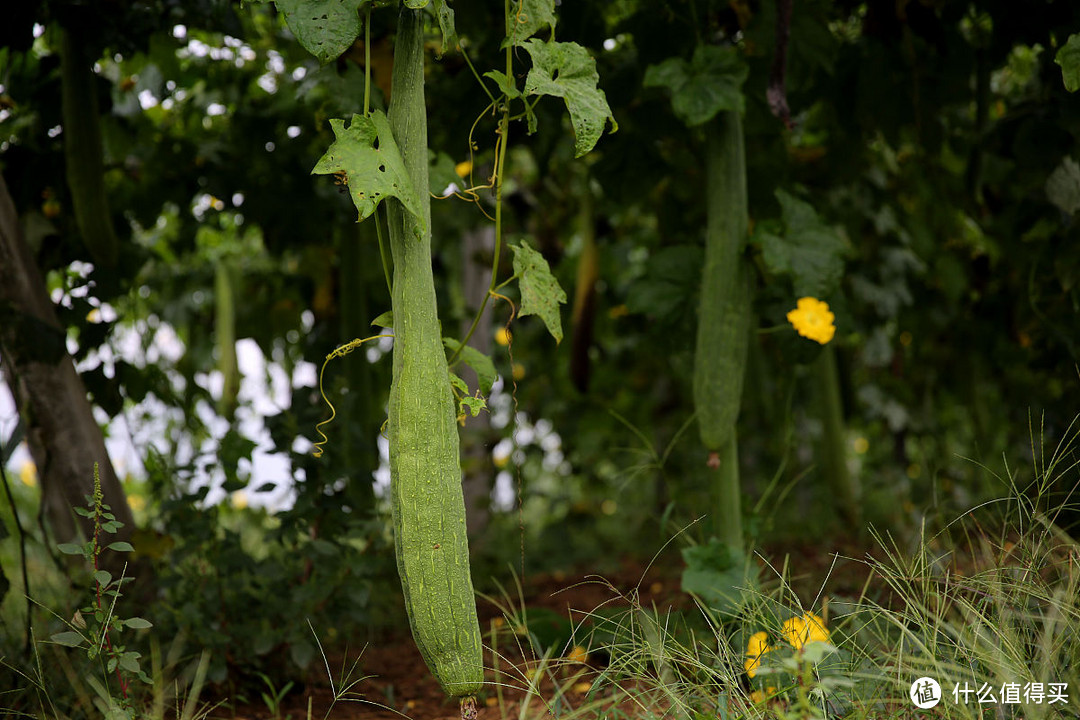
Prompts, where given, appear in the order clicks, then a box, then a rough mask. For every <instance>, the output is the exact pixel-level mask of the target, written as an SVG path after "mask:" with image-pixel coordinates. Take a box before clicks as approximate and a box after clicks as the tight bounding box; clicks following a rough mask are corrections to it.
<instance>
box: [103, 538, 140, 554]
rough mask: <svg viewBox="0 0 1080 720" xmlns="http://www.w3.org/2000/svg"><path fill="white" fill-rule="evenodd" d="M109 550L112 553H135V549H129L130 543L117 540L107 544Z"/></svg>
mask: <svg viewBox="0 0 1080 720" xmlns="http://www.w3.org/2000/svg"><path fill="white" fill-rule="evenodd" d="M108 549H109V550H112V551H113V552H135V548H133V547H131V543H129V542H124V541H123V540H119V541H117V542H114V543H109V546H108Z"/></svg>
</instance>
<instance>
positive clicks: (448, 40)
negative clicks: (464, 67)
mask: <svg viewBox="0 0 1080 720" xmlns="http://www.w3.org/2000/svg"><path fill="white" fill-rule="evenodd" d="M435 15H436V17H438V18H439V30H441V31H442V50H441V51H440V52H439V56H440V57H441V56H442V55H444V54H445V53H446V52H448V51H450V50H457V48H458V44H459V42H458V35H457V28H456V27H455V26H454V10H453V8H451V7H450V5H449V3H447V2H446V0H435Z"/></svg>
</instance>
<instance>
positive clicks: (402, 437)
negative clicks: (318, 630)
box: [387, 6, 484, 716]
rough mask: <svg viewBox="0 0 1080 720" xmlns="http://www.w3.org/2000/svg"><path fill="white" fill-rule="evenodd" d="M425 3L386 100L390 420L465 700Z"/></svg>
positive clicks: (441, 657)
mask: <svg viewBox="0 0 1080 720" xmlns="http://www.w3.org/2000/svg"><path fill="white" fill-rule="evenodd" d="M423 40H424V35H423V23H422V13H421V12H420V11H419V10H409V9H408V8H405V7H404V6H403V7H402V10H401V15H400V20H399V23H398V33H397V41H396V47H395V50H394V71H393V85H392V88H393V94H392V96H391V103H390V108H389V112H388V117H389V121H390V126H391V128H392V130H393V133H394V138H395V140H396V141H397V143H398V145H399V147H400V148H401V152H402V155H403V156H404V159H405V166H406V168H407V169H408V173H409V176H410V178H411V180H412V184H413V187H415V188H418V189H419V190H420V193H419V194H420V196H421V198H420V199H421V207H422V213H421V216H420V217H419V218H418V217H416V216H415V215H413V214H411V213H409V212H408V211H407V210H405V208H404V206H402V204H401V203H400V202H399V201H398V200H397V199H395V198H389V199H388V200H387V203H388V206H389V207H388V213H387V214H388V217H389V222H388V224H389V228H390V249H391V253H392V256H393V260H394V287H393V297H392V306H393V313H394V355H393V362H394V367H393V384H392V385H391V388H390V409H389V421H388V426H387V432H388V437H389V440H390V483H391V488H390V492H391V498H392V507H393V521H394V538H395V547H396V552H397V563H398V573H399V574H400V575H401V585H402V589H403V590H404V593H405V603H406V607H407V609H408V613H409V623H410V625H411V627H412V633H413V637H414V638H415V639H416V644H417V645H418V646H419V648H420V652H421V653H422V654H423V656H424V660H425V661H426V662H427V665H428V668H429V669H430V670H431V672H432V674H433V675H434V676H435V678H436V679H437V680H438V681H439V684H440V685H441V686H442V688H443V690H445V691H446V693H447V694H449V695H452V696H456V697H462V698H465V699H466V701H463V705H462V715H463V716H467V715H468V714H469V713H467V711H466V704H465V703H466V702H467V698H469V696H472V695H473V694H475V693H476V692H477V691H479V690H480V688H481V685H482V683H483V679H484V672H483V649H482V645H481V638H480V623H479V621H478V620H477V616H476V599H475V597H474V595H473V586H472V577H471V575H470V571H469V547H468V540H467V537H466V533H465V501H464V498H463V495H462V490H461V465H460V460H459V448H458V430H457V422H456V415H455V413H454V400H453V394H452V391H451V389H450V380H449V374H448V370H447V364H446V354H445V350H444V349H443V343H442V338H441V333H440V328H439V319H438V314H437V310H436V299H435V281H434V278H433V276H432V269H431V229H430V228H431V201H430V197H429V195H428V193H427V187H428V169H427V161H428V159H427V114H426V108H425V105H424V54H423V52H424V48H423Z"/></svg>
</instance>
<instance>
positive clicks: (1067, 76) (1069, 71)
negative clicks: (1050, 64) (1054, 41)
mask: <svg viewBox="0 0 1080 720" xmlns="http://www.w3.org/2000/svg"><path fill="white" fill-rule="evenodd" d="M1054 62H1056V63H1057V64H1058V65H1060V66H1061V77H1062V79H1063V80H1064V81H1065V89H1066V90H1068V91H1069V92H1076V91H1077V90H1080V33H1078V34H1076V35H1070V36H1069V40H1068V42H1066V43H1065V44H1064V45H1063V46H1062V47H1061V49H1060V50H1058V51H1057V55H1055V56H1054Z"/></svg>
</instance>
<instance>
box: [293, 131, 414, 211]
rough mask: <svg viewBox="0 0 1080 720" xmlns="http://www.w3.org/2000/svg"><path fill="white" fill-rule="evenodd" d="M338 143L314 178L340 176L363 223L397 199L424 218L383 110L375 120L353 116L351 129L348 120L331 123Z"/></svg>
mask: <svg viewBox="0 0 1080 720" xmlns="http://www.w3.org/2000/svg"><path fill="white" fill-rule="evenodd" d="M330 127H331V128H333V130H334V137H336V138H337V139H336V140H335V141H334V142H333V144H331V145H330V149H329V150H327V151H326V154H325V155H323V156H322V157H321V158H319V162H317V163H316V164H315V169H314V170H312V171H311V174H312V175H331V174H333V175H338V177H339V178H340V181H341V182H342V184H344V185H347V186H348V188H349V195H350V196H351V197H352V200H353V204H354V205H356V209H357V210H358V211H359V212H360V218H359V219H360V220H363V219H364V218H366V217H368V216H369V215H371V214H372V213H373V212H375V208H376V207H378V205H379V203H380V202H382V201H383V200H385V199H386V198H387V197H396V198H397V199H398V200H400V201H401V203H402V205H404V206H405V207H406V208H407V209H408V210H409V212H411V213H412V214H413V215H416V216H417V217H419V218H421V220H423V218H422V217H421V210H420V198H419V196H418V195H417V194H416V189H415V188H413V185H412V180H410V179H409V173H408V171H407V170H406V169H405V161H404V159H403V158H402V157H401V150H400V149H399V148H398V146H397V143H396V142H395V141H394V134H393V133H392V132H391V131H390V123H389V122H388V121H387V119H386V115H384V114H383V113H382V111H381V110H375V111H373V112H372V113H371V117H364V116H363V115H353V117H352V122H351V123H350V124H349V126H348V127H346V126H345V121H344V120H337V119H334V120H331V121H330Z"/></svg>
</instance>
